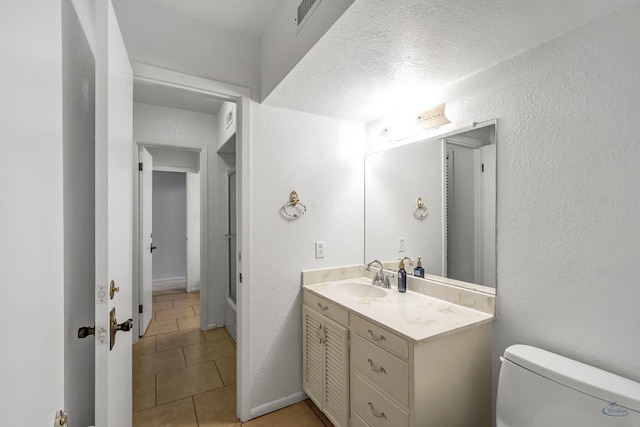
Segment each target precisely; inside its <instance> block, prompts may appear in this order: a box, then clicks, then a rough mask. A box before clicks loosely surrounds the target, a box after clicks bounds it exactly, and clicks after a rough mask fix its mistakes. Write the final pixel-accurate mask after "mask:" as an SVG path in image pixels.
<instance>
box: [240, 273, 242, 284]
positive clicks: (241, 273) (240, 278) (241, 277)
mask: <svg viewBox="0 0 640 427" xmlns="http://www.w3.org/2000/svg"><path fill="white" fill-rule="evenodd" d="M240 283H242V273H240Z"/></svg>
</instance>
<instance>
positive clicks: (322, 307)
mask: <svg viewBox="0 0 640 427" xmlns="http://www.w3.org/2000/svg"><path fill="white" fill-rule="evenodd" d="M318 307H320V310H322V311H325V310H329V307H327V306H326V305H322V304H320V303H318Z"/></svg>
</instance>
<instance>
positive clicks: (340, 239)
mask: <svg viewBox="0 0 640 427" xmlns="http://www.w3.org/2000/svg"><path fill="white" fill-rule="evenodd" d="M251 146H252V150H251V154H250V155H251V165H252V169H251V177H250V180H251V181H250V187H251V196H250V197H251V213H250V216H251V222H252V224H254V225H253V226H252V230H251V233H252V234H251V248H250V249H251V277H250V280H249V282H248V285H247V282H246V281H245V283H244V286H249V290H250V292H251V307H250V308H249V312H250V313H251V319H252V321H251V337H250V340H251V356H250V357H251V372H250V377H251V380H250V381H251V387H250V389H251V407H252V408H253V410H254V411H253V413H254V414H255V413H256V411H257V412H260V410H261V409H262V410H264V409H267V407H268V404H269V403H271V402H274V401H276V400H278V399H286V398H287V397H289V398H291V399H293V400H295V399H296V398H298V399H299V398H301V394H300V392H301V390H302V377H301V375H302V364H301V363H302V337H301V333H302V332H301V322H302V319H301V312H302V293H301V289H300V272H301V271H302V270H306V269H314V268H324V267H333V266H340V265H345V264H355V263H361V262H362V240H363V227H364V224H363V220H362V212H363V197H364V195H363V176H364V172H363V160H362V156H363V153H364V126H363V125H361V124H356V123H353V122H348V121H342V120H336V119H331V118H327V117H322V116H316V115H311V114H306V113H300V112H295V111H291V110H286V109H281V108H276V107H269V106H266V105H260V104H256V103H253V104H252V105H251ZM292 190H296V191H297V192H298V195H299V196H300V201H301V202H302V203H304V204H305V205H306V206H307V213H306V214H305V215H304V216H303V217H301V218H299V219H297V220H294V221H290V220H287V219H285V218H283V217H282V216H281V215H280V208H281V207H282V206H283V205H284V204H285V203H286V202H287V201H288V200H289V193H290V192H291V191H292ZM317 240H323V241H324V242H325V244H326V257H325V258H324V259H315V250H314V242H315V241H317ZM264 405H267V406H264ZM272 409H277V408H272Z"/></svg>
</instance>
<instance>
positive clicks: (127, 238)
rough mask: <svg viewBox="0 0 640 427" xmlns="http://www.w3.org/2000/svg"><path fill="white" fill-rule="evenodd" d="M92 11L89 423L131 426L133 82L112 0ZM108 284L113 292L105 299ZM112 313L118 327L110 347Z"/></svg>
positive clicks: (99, 426)
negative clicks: (92, 242)
mask: <svg viewBox="0 0 640 427" xmlns="http://www.w3.org/2000/svg"><path fill="white" fill-rule="evenodd" d="M95 8H96V149H95V161H96V164H95V167H96V168H95V174H96V176H95V185H96V192H95V207H96V211H95V214H96V223H95V245H96V248H95V249H96V260H95V261H96V264H95V274H96V304H95V322H96V323H95V333H96V340H95V341H96V347H95V399H96V403H95V425H96V427H108V426H112V427H128V426H131V345H132V337H131V332H130V331H129V332H127V331H126V329H128V323H127V321H128V320H129V319H131V311H132V300H131V298H132V295H131V293H132V286H131V281H132V243H131V240H132V239H131V234H132V221H133V213H132V208H133V201H132V198H133V194H132V193H133V189H132V186H133V156H132V154H133V141H132V121H133V114H132V112H133V102H132V100H133V96H132V94H133V83H132V72H131V65H130V63H129V58H128V57H127V52H126V49H125V47H124V43H123V41H122V37H121V35H120V29H119V27H118V23H117V21H116V17H115V13H114V10H113V6H112V4H111V0H98V1H96V2H95ZM111 281H113V282H114V285H115V287H117V288H119V292H115V293H114V295H113V298H111V295H110V294H111V292H110V289H109V285H110V282H111ZM111 313H115V320H116V321H117V323H118V324H119V325H120V328H122V329H124V330H121V331H119V332H117V334H116V335H115V345H114V346H113V348H111V345H110V341H111V336H110V325H111V324H112V320H111V319H112V317H111Z"/></svg>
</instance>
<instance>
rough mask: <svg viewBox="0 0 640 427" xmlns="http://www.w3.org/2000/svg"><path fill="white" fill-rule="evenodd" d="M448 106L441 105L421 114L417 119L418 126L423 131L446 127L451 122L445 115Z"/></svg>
mask: <svg viewBox="0 0 640 427" xmlns="http://www.w3.org/2000/svg"><path fill="white" fill-rule="evenodd" d="M445 105H446V104H444V103H443V104H440V105H438V106H437V107H434V108H432V109H430V110H427V111H425V112H424V113H421V114H420V115H418V117H416V124H417V125H419V126H420V127H421V128H422V129H431V128H435V127H438V126H442V125H446V124H448V123H451V121H450V120H449V119H448V118H447V116H446V115H445V114H444V108H445Z"/></svg>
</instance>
